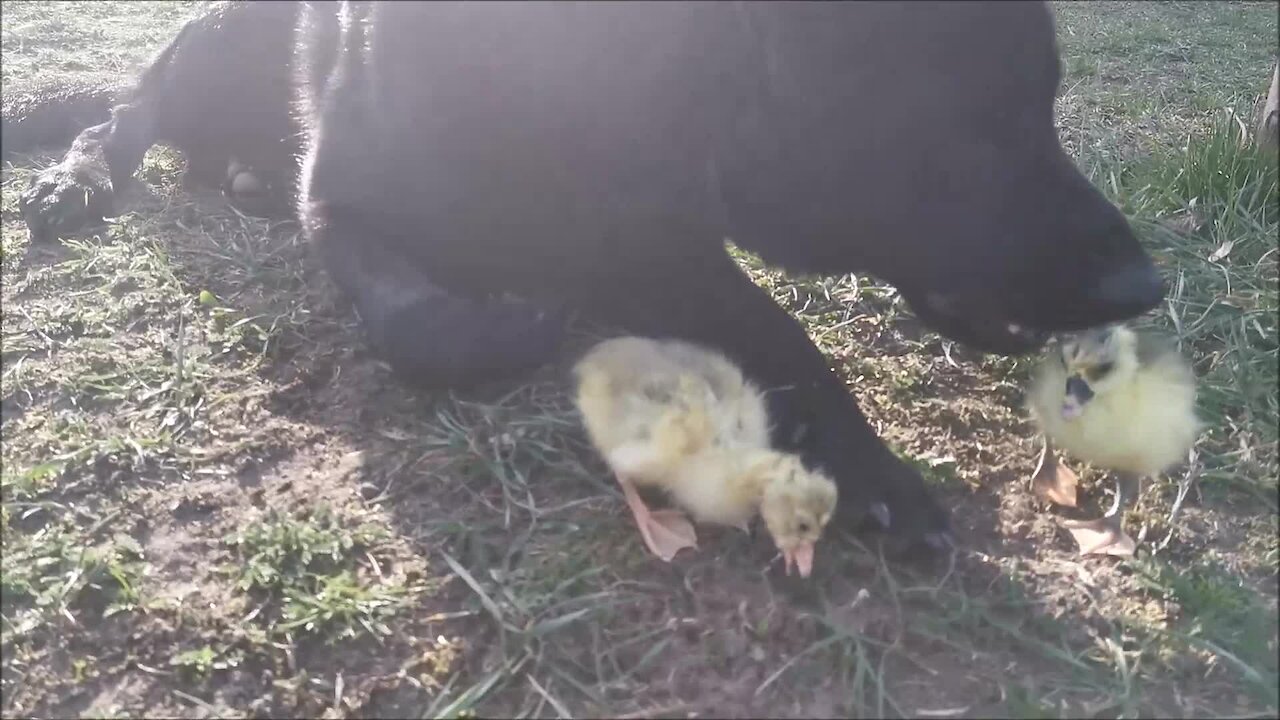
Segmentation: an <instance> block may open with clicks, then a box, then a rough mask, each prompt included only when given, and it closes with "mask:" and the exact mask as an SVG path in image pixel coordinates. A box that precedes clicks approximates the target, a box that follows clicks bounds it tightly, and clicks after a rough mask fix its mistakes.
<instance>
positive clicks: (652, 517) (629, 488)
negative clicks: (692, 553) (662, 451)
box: [618, 478, 698, 562]
mask: <svg viewBox="0 0 1280 720" xmlns="http://www.w3.org/2000/svg"><path fill="white" fill-rule="evenodd" d="M618 484H619V485H621V486H622V493H623V495H625V496H626V498H627V505H628V506H630V508H631V514H632V516H634V517H635V519H636V527H637V528H639V530H640V537H642V538H644V544H645V545H646V546H647V547H648V548H649V551H650V552H652V553H653V554H654V555H657V556H658V557H660V558H662V559H663V560H664V561H666V562H671V560H672V558H674V557H675V556H676V553H678V552H680V551H681V550H683V549H684V548H693V549H695V550H696V549H697V547H698V536H697V534H696V533H695V532H694V530H693V524H692V523H690V522H689V519H688V518H687V517H685V516H684V513H681V512H680V511H678V510H650V509H649V506H648V505H646V504H645V502H644V500H643V499H642V498H641V497H640V494H639V493H638V492H636V488H635V486H634V485H632V484H631V482H630V481H628V480H625V479H623V478H618Z"/></svg>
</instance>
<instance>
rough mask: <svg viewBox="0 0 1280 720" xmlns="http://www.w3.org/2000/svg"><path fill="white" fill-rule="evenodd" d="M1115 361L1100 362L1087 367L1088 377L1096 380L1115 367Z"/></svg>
mask: <svg viewBox="0 0 1280 720" xmlns="http://www.w3.org/2000/svg"><path fill="white" fill-rule="evenodd" d="M1115 366H1116V364H1115V363H1109V362H1108V363H1102V364H1101V365H1097V366H1095V367H1093V368H1090V369H1089V379H1091V380H1097V379H1099V378H1101V377H1103V376H1105V375H1106V374H1107V373H1109V372H1111V371H1112V370H1113V369H1115Z"/></svg>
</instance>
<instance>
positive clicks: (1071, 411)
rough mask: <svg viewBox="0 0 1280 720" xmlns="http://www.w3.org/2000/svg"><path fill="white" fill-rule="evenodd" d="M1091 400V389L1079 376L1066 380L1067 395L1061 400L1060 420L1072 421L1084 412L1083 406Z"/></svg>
mask: <svg viewBox="0 0 1280 720" xmlns="http://www.w3.org/2000/svg"><path fill="white" fill-rule="evenodd" d="M1091 398H1093V389H1092V388H1090V387H1089V383H1087V382H1085V381H1084V379H1083V378H1081V377H1080V376H1079V375H1072V376H1071V377H1069V378H1067V395H1066V397H1065V398H1063V400H1062V418H1063V419H1064V420H1074V419H1075V418H1078V417H1080V414H1081V413H1083V412H1084V404H1085V403H1087V402H1089V400H1090V399H1091Z"/></svg>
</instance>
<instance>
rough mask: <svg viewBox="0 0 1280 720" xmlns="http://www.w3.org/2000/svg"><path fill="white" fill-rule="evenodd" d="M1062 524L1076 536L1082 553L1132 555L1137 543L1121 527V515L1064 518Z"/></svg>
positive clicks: (1072, 535)
mask: <svg viewBox="0 0 1280 720" xmlns="http://www.w3.org/2000/svg"><path fill="white" fill-rule="evenodd" d="M1062 526H1063V527H1065V528H1066V529H1067V532H1069V533H1071V537H1073V538H1075V541H1076V544H1077V545H1078V546H1079V547H1080V554H1081V555H1115V556H1118V557H1131V556H1132V555H1133V553H1134V550H1136V549H1137V543H1135V542H1134V541H1133V538H1131V537H1129V535H1128V533H1126V532H1125V531H1124V529H1123V528H1122V527H1121V515H1120V514H1119V513H1117V514H1115V515H1108V516H1106V517H1101V518H1098V519H1097V520H1063V521H1062Z"/></svg>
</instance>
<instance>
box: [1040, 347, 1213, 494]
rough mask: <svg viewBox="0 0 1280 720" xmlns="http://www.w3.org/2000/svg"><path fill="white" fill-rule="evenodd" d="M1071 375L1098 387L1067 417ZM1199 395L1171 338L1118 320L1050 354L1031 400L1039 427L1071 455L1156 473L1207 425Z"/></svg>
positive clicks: (1172, 461) (1174, 459) (1183, 453)
mask: <svg viewBox="0 0 1280 720" xmlns="http://www.w3.org/2000/svg"><path fill="white" fill-rule="evenodd" d="M1098 370H1105V372H1103V373H1099V372H1098ZM1073 377H1075V378H1077V379H1078V380H1079V381H1082V382H1084V383H1085V384H1086V385H1087V387H1088V388H1089V389H1088V390H1087V392H1090V393H1092V394H1091V396H1090V397H1089V398H1088V399H1087V401H1085V402H1083V404H1082V405H1081V406H1080V409H1079V411H1078V412H1079V415H1078V416H1077V417H1073V418H1068V417H1064V415H1065V413H1064V405H1066V404H1069V403H1070V402H1071V401H1072V398H1070V397H1069V396H1068V391H1067V384H1068V380H1069V379H1071V378H1073ZM1195 398H1196V388H1195V375H1194V374H1193V372H1192V370H1191V368H1190V367H1189V366H1188V365H1187V363H1186V361H1185V360H1184V359H1183V358H1182V357H1181V356H1180V355H1179V354H1178V353H1177V351H1176V350H1175V349H1174V348H1173V347H1172V346H1171V345H1169V344H1168V343H1167V342H1165V341H1163V340H1162V339H1159V338H1157V337H1154V336H1149V335H1140V334H1138V333H1135V332H1134V331H1132V330H1130V329H1128V328H1125V327H1123V326H1117V327H1114V328H1109V329H1108V330H1107V331H1104V332H1103V333H1099V334H1095V335H1093V336H1085V337H1084V338H1083V339H1080V340H1077V341H1067V342H1066V343H1064V344H1063V346H1062V347H1061V348H1060V351H1059V352H1057V353H1050V356H1049V358H1048V359H1047V360H1046V361H1045V362H1043V363H1042V364H1041V365H1040V367H1039V369H1038V372H1037V373H1036V375H1035V378H1034V380H1033V382H1032V385H1031V389H1030V391H1029V393H1028V403H1027V404H1028V406H1029V409H1030V411H1031V413H1032V415H1033V417H1034V418H1035V420H1036V422H1037V424H1038V425H1039V426H1040V429H1041V431H1042V432H1044V433H1045V435H1046V436H1048V437H1049V438H1050V439H1051V440H1052V441H1053V442H1054V443H1056V444H1057V445H1058V446H1060V447H1061V448H1063V449H1064V450H1066V451H1067V452H1068V453H1070V454H1071V455H1073V456H1075V457H1077V458H1079V459H1081V460H1085V461H1087V462H1089V463H1091V464H1094V465H1098V466H1100V467H1106V468H1109V469H1112V470H1119V471H1125V472H1130V473H1134V474H1137V475H1142V476H1151V475H1155V474H1157V473H1159V472H1161V471H1163V470H1165V469H1167V468H1168V467H1170V466H1172V465H1174V464H1177V463H1178V462H1180V461H1182V460H1185V459H1186V457H1187V452H1188V450H1190V448H1191V446H1192V445H1193V444H1194V443H1195V439H1196V437H1197V436H1198V435H1199V433H1200V428H1201V423H1200V421H1199V420H1198V419H1197V417H1196V414H1195Z"/></svg>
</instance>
